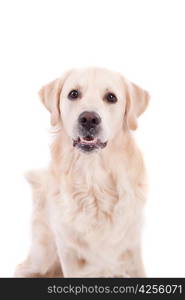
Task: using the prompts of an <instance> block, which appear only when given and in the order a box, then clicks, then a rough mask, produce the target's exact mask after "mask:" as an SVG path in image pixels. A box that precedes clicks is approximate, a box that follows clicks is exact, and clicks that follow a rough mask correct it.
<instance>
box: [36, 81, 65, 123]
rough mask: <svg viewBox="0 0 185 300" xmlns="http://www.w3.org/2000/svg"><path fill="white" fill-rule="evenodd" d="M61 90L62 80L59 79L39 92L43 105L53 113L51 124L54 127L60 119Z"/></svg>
mask: <svg viewBox="0 0 185 300" xmlns="http://www.w3.org/2000/svg"><path fill="white" fill-rule="evenodd" d="M61 89H62V80H61V79H59V78H58V79H55V80H53V81H52V82H50V83H48V84H47V85H45V86H43V87H42V88H41V89H40V91H39V96H40V98H41V101H42V103H43V104H44V106H45V107H46V108H47V109H48V110H49V111H50V113H51V124H52V125H53V126H55V125H56V124H57V123H58V121H59V119H60V110H59V99H60V92H61Z"/></svg>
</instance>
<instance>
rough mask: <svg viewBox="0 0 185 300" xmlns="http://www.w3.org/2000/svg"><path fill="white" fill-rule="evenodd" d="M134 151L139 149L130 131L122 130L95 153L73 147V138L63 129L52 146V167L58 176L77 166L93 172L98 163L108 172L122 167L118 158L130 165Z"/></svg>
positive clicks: (80, 169)
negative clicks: (84, 151)
mask: <svg viewBox="0 0 185 300" xmlns="http://www.w3.org/2000/svg"><path fill="white" fill-rule="evenodd" d="M133 151H137V149H136V147H135V143H134V141H133V139H132V136H131V134H130V133H129V132H128V131H124V130H120V132H119V133H118V134H117V136H115V137H114V138H113V139H112V140H111V141H108V143H107V146H106V147H105V148H104V149H101V150H98V151H96V152H94V153H83V152H81V151H80V150H78V149H76V148H75V147H73V143H72V140H71V138H69V136H67V134H66V133H65V131H62V130H61V131H59V132H58V133H57V135H56V136H55V139H54V142H53V144H52V147H51V158H52V161H51V167H52V170H53V172H54V173H55V174H57V177H59V176H60V174H61V173H63V174H64V173H65V174H68V173H69V170H70V168H73V169H74V168H77V169H79V172H80V173H81V171H83V170H85V171H86V172H87V170H88V172H91V173H92V172H93V169H94V168H95V166H96V164H99V165H102V167H103V168H104V169H105V170H107V172H112V171H114V170H116V168H119V167H120V166H119V165H117V164H116V161H117V158H118V161H122V162H123V164H124V161H125V162H127V164H128V165H129V162H130V161H131V160H132V153H133ZM120 156H121V160H120ZM126 167H128V166H126ZM79 175H80V174H79Z"/></svg>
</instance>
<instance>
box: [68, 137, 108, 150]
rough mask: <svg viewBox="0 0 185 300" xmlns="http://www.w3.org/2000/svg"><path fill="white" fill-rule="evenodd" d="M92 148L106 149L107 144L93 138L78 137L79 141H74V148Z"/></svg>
mask: <svg viewBox="0 0 185 300" xmlns="http://www.w3.org/2000/svg"><path fill="white" fill-rule="evenodd" d="M77 145H78V146H91V147H95V148H104V147H105V146H106V145H107V142H102V141H101V140H100V139H99V138H97V137H93V136H85V137H80V136H78V138H77V139H74V140H73V146H74V147H75V146H77Z"/></svg>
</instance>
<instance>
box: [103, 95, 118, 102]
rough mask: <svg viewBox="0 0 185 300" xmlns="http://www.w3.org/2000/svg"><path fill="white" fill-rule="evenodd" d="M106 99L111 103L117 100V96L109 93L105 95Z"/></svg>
mask: <svg viewBox="0 0 185 300" xmlns="http://www.w3.org/2000/svg"><path fill="white" fill-rule="evenodd" d="M104 99H105V100H106V101H107V102H109V103H115V102H117V98H116V96H115V95H114V94H113V93H108V94H106V95H105V97H104Z"/></svg>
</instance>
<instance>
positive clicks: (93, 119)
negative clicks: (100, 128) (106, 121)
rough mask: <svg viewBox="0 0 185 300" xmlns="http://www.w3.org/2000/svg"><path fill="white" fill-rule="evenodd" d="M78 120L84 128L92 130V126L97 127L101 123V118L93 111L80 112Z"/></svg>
mask: <svg viewBox="0 0 185 300" xmlns="http://www.w3.org/2000/svg"><path fill="white" fill-rule="evenodd" d="M78 122H79V123H80V125H81V126H82V127H83V128H85V129H87V130H90V129H91V128H96V127H97V125H99V124H100V123H101V118H100V116H99V115H98V114H97V113H95V112H93V111H84V112H83V113H81V114H80V116H79V118H78Z"/></svg>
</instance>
